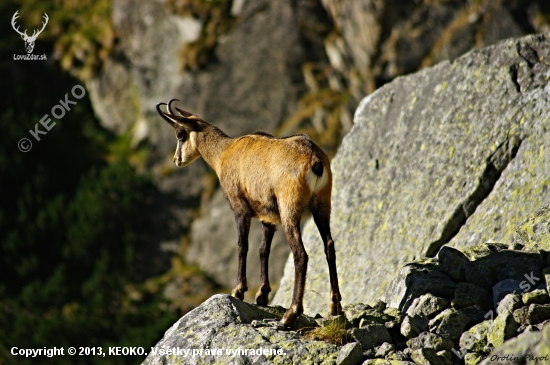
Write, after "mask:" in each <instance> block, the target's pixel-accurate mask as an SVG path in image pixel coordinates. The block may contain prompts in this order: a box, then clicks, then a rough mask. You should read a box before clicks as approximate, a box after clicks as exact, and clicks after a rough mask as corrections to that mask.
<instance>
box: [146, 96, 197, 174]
mask: <svg viewBox="0 0 550 365" xmlns="http://www.w3.org/2000/svg"><path fill="white" fill-rule="evenodd" d="M174 101H179V100H178V99H172V100H170V101H169V102H168V104H166V103H158V104H157V112H158V113H159V115H160V116H161V117H162V118H163V119H164V120H165V121H166V122H168V124H170V126H172V128H174V132H175V134H176V138H177V140H178V144H177V146H176V153H175V155H174V163H175V164H176V166H179V167H184V166H187V165H189V164H190V163H191V162H193V161H195V160H196V159H197V158H199V157H200V152H199V150H198V148H197V131H198V130H199V129H200V123H201V122H204V121H203V120H202V119H201V118H199V117H197V116H196V115H193V114H191V113H189V112H186V111H184V110H181V109H179V108H178V107H176V110H177V112H178V114H179V115H175V114H174V112H172V107H171V106H172V103H173V102H174ZM161 105H167V109H168V113H166V112H163V111H162V110H160V106H161Z"/></svg>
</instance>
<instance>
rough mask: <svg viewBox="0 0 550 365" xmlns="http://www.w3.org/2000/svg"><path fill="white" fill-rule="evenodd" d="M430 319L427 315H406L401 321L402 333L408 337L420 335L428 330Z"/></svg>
mask: <svg viewBox="0 0 550 365" xmlns="http://www.w3.org/2000/svg"><path fill="white" fill-rule="evenodd" d="M428 323H429V321H428V319H427V318H425V317H419V316H415V317H409V316H405V318H404V319H403V322H401V328H400V331H401V334H402V335H403V336H405V337H406V338H413V337H416V336H418V335H419V334H421V333H422V332H424V331H427V330H428Z"/></svg>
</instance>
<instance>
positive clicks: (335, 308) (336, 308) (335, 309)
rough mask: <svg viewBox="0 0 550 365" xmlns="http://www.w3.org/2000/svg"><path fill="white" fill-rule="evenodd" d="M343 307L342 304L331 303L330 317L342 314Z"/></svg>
mask: <svg viewBox="0 0 550 365" xmlns="http://www.w3.org/2000/svg"><path fill="white" fill-rule="evenodd" d="M342 313H343V312H342V305H341V304H340V302H336V303H334V302H331V303H330V315H331V316H336V315H338V314H342Z"/></svg>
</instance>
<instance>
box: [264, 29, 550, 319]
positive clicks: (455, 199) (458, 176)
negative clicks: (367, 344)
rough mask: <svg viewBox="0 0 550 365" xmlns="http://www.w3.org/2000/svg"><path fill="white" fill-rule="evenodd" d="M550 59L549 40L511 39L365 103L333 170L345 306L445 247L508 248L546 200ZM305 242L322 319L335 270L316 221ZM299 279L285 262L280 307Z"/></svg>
mask: <svg viewBox="0 0 550 365" xmlns="http://www.w3.org/2000/svg"><path fill="white" fill-rule="evenodd" d="M528 50H530V51H528ZM527 53H529V54H530V55H537V56H536V58H532V59H533V60H534V61H536V62H535V63H531V61H528V59H526V57H527V56H525V55H526V54H527ZM549 59H550V42H549V40H548V36H544V35H537V36H530V37H526V38H523V39H519V40H508V41H506V42H503V43H501V44H499V45H497V46H491V47H488V48H486V49H484V50H481V51H473V52H470V53H468V54H466V55H464V56H462V57H460V58H459V59H457V60H455V61H453V62H452V63H449V62H442V63H440V64H438V65H437V66H435V67H432V68H428V69H424V70H422V71H420V72H418V73H416V74H414V75H411V76H407V77H402V78H399V79H397V80H394V81H393V82H391V83H389V84H387V85H385V86H384V87H382V88H380V89H379V90H377V91H376V92H375V93H373V94H372V95H370V96H369V97H367V98H365V99H364V100H363V101H362V102H361V105H360V106H359V108H358V109H357V112H356V114H355V119H354V127H353V128H352V130H351V131H350V133H349V134H348V135H347V136H346V137H345V139H344V141H343V143H342V146H341V147H340V150H339V151H338V154H337V156H336V157H335V159H334V161H333V164H332V165H333V174H334V186H333V199H332V201H333V213H332V233H333V237H334V239H335V242H336V252H337V262H338V270H339V272H338V274H339V279H340V283H341V291H342V298H344V299H343V300H344V303H346V302H355V301H365V300H366V301H369V300H373V298H377V297H379V296H380V295H381V294H382V293H383V292H384V290H385V289H386V287H387V285H388V282H389V281H390V279H391V277H392V275H393V273H394V272H395V270H397V269H398V268H399V267H400V266H401V265H403V264H404V263H405V262H407V261H410V260H413V259H415V258H418V257H422V256H433V255H435V254H436V253H437V251H438V250H439V249H440V248H441V246H443V245H445V244H449V245H451V246H454V247H466V246H468V245H471V244H472V243H479V242H483V241H484V240H491V241H493V242H495V241H496V242H509V243H510V242H511V239H512V236H513V234H514V229H515V227H516V226H517V225H519V223H521V222H522V221H523V219H524V217H525V216H527V215H528V214H529V213H530V211H531V210H532V209H533V207H539V206H540V205H541V204H543V203H545V202H548V201H549V199H550V190H549V189H548V186H549V181H550V172H549V171H548V169H546V168H545V166H548V164H549V163H550V152H549V151H550V138H549V134H548V128H549V126H550V124H549V120H550V115H549V114H548V112H547V111H548V110H549V109H548V108H549V106H550V105H549V104H550V87H549V86H548V84H547V82H546V81H545V80H547V79H548V78H550V62H548V60H549ZM514 70H518V71H517V72H515V71H514ZM519 70H523V71H521V74H523V75H526V77H525V78H523V77H520V76H518V75H520V71H519ZM303 236H304V244H305V246H306V250H307V251H308V253H309V257H310V260H309V269H308V284H307V287H306V296H305V298H306V300H305V310H306V313H315V312H319V311H323V310H324V304H322V303H321V302H320V301H319V297H318V294H316V293H320V294H321V296H322V297H323V298H327V299H328V297H329V295H328V293H329V285H328V270H327V268H326V262H325V261H326V260H325V258H324V254H323V249H322V247H323V246H322V242H321V240H320V238H319V234H318V232H317V230H316V228H315V227H314V225H313V224H312V222H309V223H308V224H307V225H306V227H305V228H304V234H303ZM293 272H294V268H293V264H292V261H291V260H289V261H288V262H287V266H286V267H285V274H284V277H283V279H282V282H281V288H280V289H279V291H278V292H277V294H276V296H275V299H274V303H278V304H282V305H285V304H287V303H289V302H290V296H291V287H292V283H291V282H292V278H293ZM517 274H521V275H522V274H523V272H522V273H517ZM488 278H490V277H488ZM505 278H506V277H503V279H505ZM501 280H502V279H501ZM493 285H494V284H493ZM491 286H492V285H491ZM489 288H490V287H489ZM489 288H486V289H489ZM448 299H452V297H451V298H448ZM387 300H388V301H390V299H387Z"/></svg>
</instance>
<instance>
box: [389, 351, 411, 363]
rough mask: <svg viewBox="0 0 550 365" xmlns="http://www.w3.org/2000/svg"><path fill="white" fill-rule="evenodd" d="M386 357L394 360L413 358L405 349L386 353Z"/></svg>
mask: <svg viewBox="0 0 550 365" xmlns="http://www.w3.org/2000/svg"><path fill="white" fill-rule="evenodd" d="M385 359H386V360H394V361H408V360H410V359H411V357H410V356H408V355H407V354H405V352H403V351H392V352H390V353H389V354H387V355H386V357H385Z"/></svg>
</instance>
